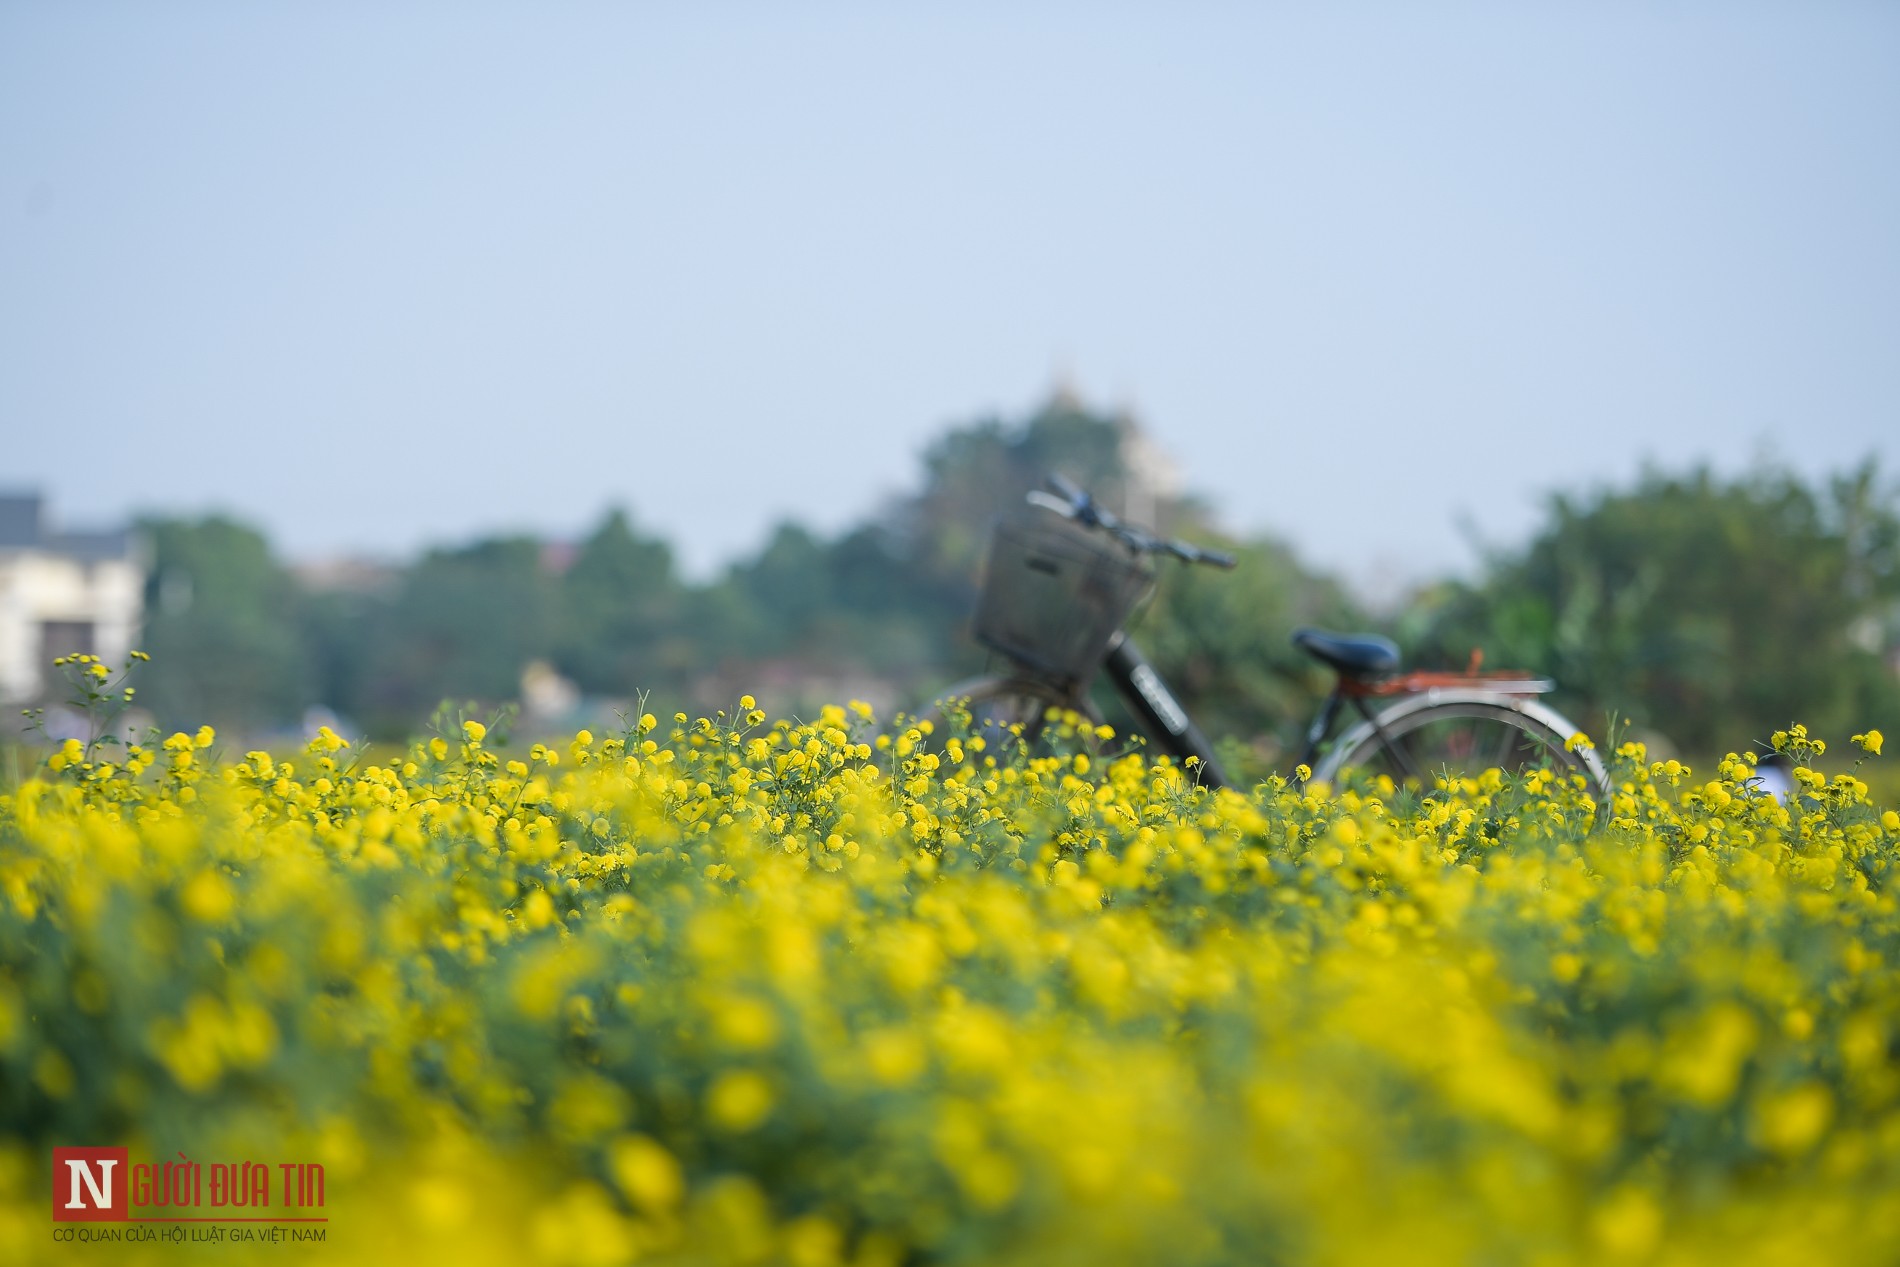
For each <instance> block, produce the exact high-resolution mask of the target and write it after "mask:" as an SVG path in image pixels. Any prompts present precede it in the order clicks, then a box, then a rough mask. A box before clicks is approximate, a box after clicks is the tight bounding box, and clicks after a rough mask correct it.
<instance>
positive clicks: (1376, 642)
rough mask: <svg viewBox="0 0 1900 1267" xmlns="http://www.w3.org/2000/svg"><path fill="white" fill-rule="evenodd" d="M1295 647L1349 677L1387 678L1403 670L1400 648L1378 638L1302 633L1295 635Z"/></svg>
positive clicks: (1303, 630)
mask: <svg viewBox="0 0 1900 1267" xmlns="http://www.w3.org/2000/svg"><path fill="white" fill-rule="evenodd" d="M1293 645H1294V646H1296V647H1298V648H1299V649H1300V650H1302V651H1304V652H1306V654H1308V655H1310V656H1312V657H1313V658H1314V659H1316V660H1319V661H1321V662H1322V663H1325V664H1330V665H1331V666H1332V667H1333V668H1335V669H1337V670H1338V671H1339V672H1340V673H1342V674H1344V675H1345V676H1347V677H1355V678H1367V677H1384V676H1385V675H1386V674H1388V673H1392V672H1395V671H1397V669H1398V667H1399V646H1398V644H1397V643H1396V642H1393V641H1392V640H1391V639H1390V638H1382V637H1380V636H1379V635H1378V634H1336V633H1327V632H1326V631H1325V630H1324V629H1298V630H1295V631H1294V633H1293Z"/></svg>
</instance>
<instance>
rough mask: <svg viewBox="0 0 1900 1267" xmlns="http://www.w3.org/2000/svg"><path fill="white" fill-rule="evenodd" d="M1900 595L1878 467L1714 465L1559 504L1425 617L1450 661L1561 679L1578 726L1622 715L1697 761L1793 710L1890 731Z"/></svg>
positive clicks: (1430, 605)
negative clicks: (1802, 470) (1822, 477)
mask: <svg viewBox="0 0 1900 1267" xmlns="http://www.w3.org/2000/svg"><path fill="white" fill-rule="evenodd" d="M1897 600H1900V516H1897V515H1896V504H1895V500H1894V497H1893V496H1892V494H1891V493H1883V492H1882V491H1881V486H1880V483H1879V480H1878V478H1877V473H1876V471H1875V469H1874V468H1873V467H1872V466H1871V465H1867V466H1863V467H1861V468H1860V469H1859V470H1857V471H1855V472H1853V473H1851V474H1848V475H1845V476H1842V477H1839V478H1837V479H1835V480H1832V481H1830V482H1828V483H1827V484H1826V485H1825V486H1823V487H1814V486H1810V485H1809V484H1807V483H1805V482H1803V481H1802V480H1801V479H1799V478H1798V477H1796V476H1795V475H1793V474H1791V473H1789V472H1786V471H1780V470H1770V469H1761V470H1757V471H1755V472H1753V473H1751V474H1749V475H1747V476H1744V477H1742V478H1740V479H1735V480H1723V479H1720V478H1718V477H1716V476H1715V475H1714V474H1712V473H1711V472H1709V471H1708V470H1707V469H1702V470H1697V471H1694V472H1691V473H1689V474H1687V475H1665V474H1660V473H1656V472H1650V473H1648V474H1646V475H1644V476H1643V477H1642V479H1641V480H1640V481H1639V482H1638V483H1637V485H1636V486H1635V487H1634V488H1632V489H1629V490H1625V491H1613V492H1602V493H1598V494H1596V495H1594V496H1591V497H1587V498H1581V499H1578V498H1571V497H1563V496H1560V497H1557V498H1555V499H1553V500H1552V502H1551V503H1550V507H1549V512H1548V518H1547V520H1546V522H1545V524H1544V526H1543V528H1542V529H1541V530H1540V531H1539V532H1538V533H1537V535H1536V537H1535V538H1534V539H1533V540H1532V541H1531V542H1530V544H1529V545H1528V546H1526V547H1525V548H1524V549H1523V550H1521V551H1518V552H1514V553H1510V554H1506V555H1503V556H1501V557H1499V558H1496V559H1494V560H1493V561H1492V562H1491V564H1490V566H1489V569H1488V573H1487V575H1486V577H1485V578H1484V580H1483V581H1482V582H1481V583H1479V584H1476V585H1453V586H1446V587H1443V588H1442V589H1441V590H1440V591H1439V592H1438V593H1437V594H1436V595H1434V596H1433V597H1432V599H1431V600H1430V601H1429V602H1427V603H1426V604H1425V605H1424V606H1423V607H1422V608H1421V609H1420V611H1419V612H1418V613H1417V614H1416V616H1415V619H1414V622H1413V623H1414V627H1415V628H1416V629H1417V630H1418V631H1419V633H1420V641H1421V642H1422V643H1423V644H1425V646H1426V647H1427V648H1428V649H1429V650H1430V651H1431V652H1434V653H1436V654H1437V655H1438V656H1439V657H1441V658H1442V659H1444V660H1446V661H1451V662H1458V663H1462V661H1463V658H1464V656H1465V655H1466V654H1467V653H1468V651H1469V649H1470V648H1472V647H1480V648H1482V649H1483V650H1484V651H1485V652H1486V654H1487V656H1488V658H1489V660H1490V662H1491V663H1493V664H1504V663H1509V664H1512V665H1514V666H1522V667H1526V668H1532V669H1536V670H1539V671H1542V672H1547V673H1549V674H1551V675H1552V676H1554V677H1555V678H1556V679H1557V680H1558V681H1559V682H1560V683H1561V684H1562V685H1563V686H1564V688H1565V690H1566V694H1567V696H1568V700H1567V701H1566V702H1567V704H1568V705H1569V707H1570V708H1573V709H1574V710H1575V711H1574V712H1573V714H1572V715H1573V716H1575V717H1576V718H1577V719H1578V720H1579V721H1585V720H1586V719H1587V720H1588V721H1589V722H1591V723H1594V724H1595V725H1596V726H1598V727H1600V725H1601V722H1602V718H1603V717H1604V716H1605V714H1606V713H1607V712H1608V711H1609V710H1612V709H1614V710H1615V711H1616V712H1618V713H1619V714H1621V715H1622V716H1625V717H1628V718H1630V719H1631V720H1632V721H1633V722H1634V723H1635V724H1637V725H1638V726H1641V727H1646V728H1651V729H1654V730H1656V731H1659V732H1661V733H1662V734H1664V735H1667V736H1669V737H1670V738H1671V739H1673V740H1674V741H1675V742H1676V743H1677V744H1678V745H1680V746H1681V747H1683V748H1684V749H1685V750H1686V751H1688V752H1691V753H1694V754H1698V755H1701V754H1711V753H1719V752H1722V751H1726V750H1729V749H1734V748H1740V747H1744V746H1747V745H1749V744H1751V743H1759V742H1760V741H1761V740H1762V739H1763V738H1764V737H1765V736H1766V735H1767V734H1768V733H1769V732H1770V731H1772V730H1774V729H1777V728H1779V727H1781V726H1785V725H1786V724H1787V723H1788V722H1790V721H1792V720H1801V721H1805V722H1807V723H1808V724H1809V725H1810V726H1811V727H1816V728H1818V729H1819V730H1820V731H1821V732H1822V733H1833V734H1838V735H1842V736H1844V735H1845V734H1846V733H1848V731H1849V730H1859V729H1865V728H1866V727H1867V726H1869V725H1879V724H1883V723H1884V724H1887V725H1893V724H1894V721H1895V718H1896V708H1897V706H1900V687H1897V686H1896V682H1895V679H1894V675H1893V673H1892V671H1891V670H1890V668H1889V667H1888V665H1887V663H1886V662H1885V659H1884V654H1885V653H1886V652H1887V651H1888V649H1889V648H1890V646H1891V645H1892V642H1891V640H1892V635H1893V628H1892V617H1893V613H1894V610H1895V604H1896V601H1897Z"/></svg>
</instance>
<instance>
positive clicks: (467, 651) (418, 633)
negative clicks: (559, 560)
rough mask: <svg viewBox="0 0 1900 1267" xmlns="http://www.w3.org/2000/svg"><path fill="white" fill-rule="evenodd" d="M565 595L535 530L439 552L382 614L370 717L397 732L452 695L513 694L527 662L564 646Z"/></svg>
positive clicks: (369, 678)
mask: <svg viewBox="0 0 1900 1267" xmlns="http://www.w3.org/2000/svg"><path fill="white" fill-rule="evenodd" d="M559 598H560V589H559V587H558V585H557V583H556V580H555V578H554V577H553V576H552V575H550V574H549V572H548V571H547V570H546V569H545V568H544V567H543V566H542V560H541V544H540V543H539V542H538V541H535V540H532V539H530V538H527V537H511V538H502V539H496V540H490V541H480V542H477V543H475V544H474V545H472V546H466V547H463V548H461V549H455V550H432V551H430V552H429V553H428V554H426V555H424V556H423V558H422V560H421V562H419V563H417V564H416V565H415V566H414V567H412V568H410V569H409V570H408V572H407V573H405V574H404V576H403V580H402V586H401V588H400V590H398V592H397V593H396V595H395V598H394V600H393V601H392V602H391V603H390V604H389V605H388V606H387V607H386V608H385V609H383V610H382V611H381V612H380V613H378V617H379V619H378V623H379V631H378V634H377V637H376V639H375V641H374V643H373V645H372V648H371V652H370V655H371V659H370V667H369V671H368V673H367V675H366V678H365V682H364V692H365V697H366V698H365V699H364V700H363V701H361V703H363V704H364V705H367V706H368V707H367V709H366V712H365V716H364V719H363V720H364V721H365V722H367V723H368V724H369V725H370V726H371V728H372V729H373V730H379V731H388V730H392V729H401V728H403V727H406V726H412V725H414V723H415V720H416V719H418V718H421V717H424V716H427V715H428V712H429V710H430V709H431V708H432V707H434V705H435V704H436V703H437V702H438V701H440V700H442V699H444V698H446V697H448V696H462V695H472V696H476V697H480V698H482V699H489V700H504V699H512V698H513V697H514V695H515V691H516V689H517V687H518V685H519V683H520V680H521V670H522V666H523V665H525V664H526V663H528V662H529V661H530V660H536V659H542V658H545V657H546V656H547V654H548V652H549V650H550V648H551V647H552V646H553V644H554V640H555V635H556V629H557V624H556V621H557V615H556V613H557V611H558V606H557V604H558V601H559Z"/></svg>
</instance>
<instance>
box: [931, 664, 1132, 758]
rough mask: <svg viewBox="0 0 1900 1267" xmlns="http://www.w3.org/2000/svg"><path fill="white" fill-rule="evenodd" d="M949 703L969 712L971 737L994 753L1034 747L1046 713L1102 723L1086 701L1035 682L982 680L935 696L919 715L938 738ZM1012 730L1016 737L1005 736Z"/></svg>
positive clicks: (1003, 677)
mask: <svg viewBox="0 0 1900 1267" xmlns="http://www.w3.org/2000/svg"><path fill="white" fill-rule="evenodd" d="M952 700H958V701H961V702H962V704H963V707H964V708H966V709H967V710H968V711H969V713H970V722H971V733H972V734H979V735H982V736H983V738H984V740H985V742H986V743H989V744H991V745H993V746H995V747H997V748H998V749H999V750H1001V749H1002V748H1005V747H1007V746H1008V744H1009V743H1010V742H1012V741H1014V742H1020V743H1023V744H1025V745H1033V744H1035V742H1036V740H1037V739H1038V738H1040V737H1041V735H1042V729H1043V726H1044V725H1045V724H1046V719H1047V716H1048V712H1049V710H1050V709H1051V708H1063V709H1074V710H1075V711H1076V712H1078V713H1080V714H1081V715H1082V716H1083V717H1086V718H1087V719H1088V720H1089V721H1090V722H1091V723H1092V724H1095V725H1100V724H1101V722H1102V715H1101V713H1100V712H1098V711H1097V710H1096V708H1095V705H1094V704H1093V703H1091V702H1090V701H1089V699H1088V697H1087V696H1082V697H1080V698H1078V697H1077V696H1076V695H1075V694H1074V693H1072V692H1069V691H1065V690H1063V689H1061V688H1060V687H1056V686H1052V685H1050V684H1049V683H1047V682H1042V681H1038V680H1037V679H1035V678H1028V677H1018V676H1015V675H1012V674H986V675H985V676H983V677H976V678H970V679H968V680H967V681H963V682H959V683H957V684H956V685H955V686H952V687H949V688H948V689H946V690H944V691H942V692H940V693H939V694H938V696H937V700H936V702H935V703H934V704H932V705H931V706H930V707H929V708H928V709H926V710H925V711H924V712H923V713H922V714H920V718H921V719H925V720H928V721H930V723H931V724H932V726H933V728H934V729H935V731H936V733H937V735H938V736H941V735H943V734H946V733H948V730H947V727H948V722H949V715H948V713H947V711H946V709H945V705H946V704H947V703H948V702H950V701H952ZM1017 724H1020V725H1021V726H1022V728H1023V729H1022V733H1021V734H1020V735H1016V734H1012V733H1011V732H1010V727H1011V726H1012V725H1017Z"/></svg>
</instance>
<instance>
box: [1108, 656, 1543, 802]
mask: <svg viewBox="0 0 1900 1267" xmlns="http://www.w3.org/2000/svg"><path fill="white" fill-rule="evenodd" d="M1476 664H1477V661H1476V658H1475V657H1474V658H1473V667H1472V668H1471V669H1469V670H1467V671H1465V672H1463V673H1433V672H1421V671H1414V672H1411V673H1404V674H1400V675H1398V676H1396V677H1390V678H1382V679H1379V680H1376V681H1365V680H1361V679H1358V678H1353V677H1348V676H1345V675H1343V674H1342V675H1339V676H1337V677H1335V679H1334V681H1333V689H1332V691H1331V693H1329V694H1328V695H1327V696H1326V699H1325V701H1324V702H1323V703H1322V704H1321V705H1320V707H1319V711H1318V712H1317V713H1315V714H1314V715H1313V720H1312V721H1311V722H1309V723H1308V724H1307V727H1306V735H1305V742H1304V743H1303V744H1302V745H1301V751H1300V760H1299V764H1300V765H1303V766H1305V767H1306V768H1307V769H1308V770H1311V769H1312V768H1313V767H1314V764H1315V763H1316V762H1317V761H1318V760H1319V752H1320V745H1322V744H1324V743H1325V742H1326V736H1327V735H1329V734H1331V733H1332V731H1333V726H1334V725H1335V724H1336V723H1337V722H1338V720H1339V711H1340V709H1341V708H1342V707H1344V706H1345V705H1346V704H1348V703H1350V704H1351V705H1352V707H1353V709H1354V711H1356V712H1357V713H1358V714H1359V715H1360V716H1361V717H1363V718H1365V719H1366V722H1367V723H1368V724H1369V725H1370V726H1371V727H1372V729H1373V732H1374V733H1375V734H1377V735H1378V736H1379V739H1380V742H1381V743H1382V744H1384V745H1385V747H1386V749H1387V751H1389V752H1391V753H1392V755H1393V759H1394V760H1395V761H1397V762H1398V763H1399V765H1400V766H1401V768H1402V769H1403V771H1404V773H1405V774H1406V776H1407V777H1409V778H1413V779H1417V780H1419V781H1420V782H1428V780H1427V779H1426V778H1425V772H1424V771H1422V770H1419V769H1417V768H1415V766H1414V765H1413V762H1412V759H1411V757H1410V756H1409V755H1408V754H1407V752H1406V749H1405V746H1404V745H1403V744H1394V743H1392V742H1391V741H1390V739H1389V737H1388V736H1387V735H1386V733H1385V728H1384V727H1383V726H1381V725H1380V723H1379V710H1377V709H1374V708H1372V707H1370V706H1369V705H1368V704H1367V702H1366V701H1367V700H1369V699H1384V698H1390V697H1392V696H1398V695H1417V694H1423V693H1425V692H1427V691H1432V690H1434V689H1436V688H1440V687H1452V688H1460V689H1473V688H1475V689H1478V690H1484V691H1489V692H1494V693H1496V694H1498V695H1504V696H1523V695H1541V694H1543V693H1544V692H1545V691H1548V690H1550V689H1551V685H1552V684H1551V682H1550V681H1549V680H1547V679H1544V678H1534V677H1527V676H1525V675H1523V674H1516V673H1509V674H1507V673H1480V672H1478V671H1477V668H1476ZM1102 673H1103V674H1104V676H1106V677H1107V678H1108V680H1109V682H1110V683H1112V684H1113V685H1114V687H1115V691H1116V693H1117V694H1118V695H1120V696H1121V697H1122V700H1123V702H1124V703H1126V704H1127V705H1128V708H1129V710H1130V711H1131V712H1133V713H1134V714H1135V717H1136V719H1137V720H1139V721H1140V722H1141V723H1142V727H1143V729H1144V730H1146V731H1147V732H1148V733H1149V734H1150V735H1151V736H1153V737H1154V739H1155V741H1156V742H1157V743H1158V744H1159V745H1160V746H1161V747H1162V748H1163V749H1165V750H1166V751H1167V752H1168V753H1170V754H1171V755H1172V756H1174V757H1175V758H1176V759H1177V760H1181V761H1186V760H1187V759H1188V758H1189V757H1194V758H1196V759H1197V761H1198V763H1199V773H1200V781H1201V782H1202V784H1204V785H1206V786H1208V787H1216V788H1221V787H1231V786H1232V783H1231V782H1230V781H1229V780H1228V778H1227V773H1226V771H1225V770H1223V769H1222V768H1221V764H1220V762H1219V760H1218V759H1216V758H1215V756H1214V745H1213V744H1212V743H1210V742H1208V738H1207V736H1206V735H1205V734H1203V733H1202V732H1201V728H1200V727H1199V726H1197V725H1196V724H1195V723H1194V719H1193V718H1192V717H1190V716H1189V715H1188V711H1187V708H1186V707H1185V706H1184V705H1183V704H1182V703H1181V701H1180V700H1178V699H1176V698H1175V695H1174V692H1173V691H1172V690H1170V689H1169V687H1168V684H1167V683H1166V682H1165V681H1163V680H1162V677H1161V674H1160V673H1159V672H1158V671H1157V670H1156V669H1155V667H1154V665H1153V664H1152V663H1151V662H1150V661H1149V659H1148V657H1147V656H1145V655H1143V654H1142V651H1141V648H1140V647H1137V646H1136V645H1135V640H1134V639H1133V638H1130V637H1129V636H1128V632H1127V631H1126V630H1119V631H1117V632H1116V634H1115V636H1114V637H1113V638H1112V639H1110V640H1109V644H1108V656H1107V658H1106V659H1105V660H1104V661H1103V662H1102ZM1087 693H1088V684H1087V683H1082V684H1081V685H1080V687H1079V688H1078V690H1077V694H1078V695H1082V696H1086V695H1087Z"/></svg>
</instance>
